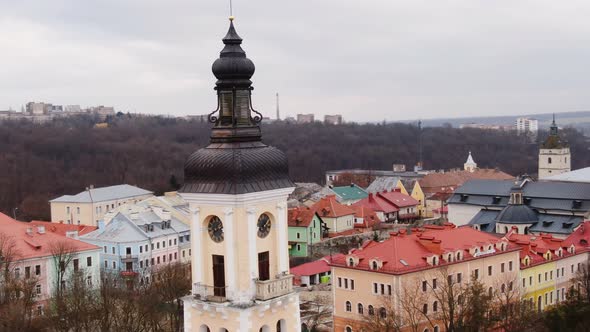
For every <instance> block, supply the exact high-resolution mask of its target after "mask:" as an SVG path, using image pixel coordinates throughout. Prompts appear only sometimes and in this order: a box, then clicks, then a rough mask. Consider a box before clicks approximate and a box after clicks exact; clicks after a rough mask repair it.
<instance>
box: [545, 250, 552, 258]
mask: <svg viewBox="0 0 590 332" xmlns="http://www.w3.org/2000/svg"><path fill="white" fill-rule="evenodd" d="M545 260H551V252H550V251H547V252H546V253H545Z"/></svg>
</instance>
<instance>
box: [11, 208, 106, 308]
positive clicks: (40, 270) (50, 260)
mask: <svg viewBox="0 0 590 332" xmlns="http://www.w3.org/2000/svg"><path fill="white" fill-rule="evenodd" d="M46 224H49V223H46ZM0 246H2V248H0V250H2V251H3V252H2V254H3V255H4V257H1V258H0V259H1V260H3V262H2V268H3V269H7V270H6V271H3V272H8V273H10V274H11V275H12V276H14V278H17V279H18V278H26V279H31V280H35V281H36V285H35V289H34V292H35V294H36V304H35V306H34V308H35V310H36V314H42V313H43V310H44V308H45V306H46V305H47V301H48V300H49V299H50V298H51V297H52V296H53V295H54V294H55V291H56V290H57V288H58V287H66V286H67V285H68V284H69V282H71V277H72V275H73V273H80V274H81V277H82V278H84V279H85V280H86V282H87V283H88V284H89V285H92V286H98V285H99V284H100V265H99V255H100V254H99V252H100V248H99V247H97V246H95V245H91V244H88V243H84V242H82V241H78V240H75V239H73V238H70V237H67V236H65V235H64V234H61V233H60V232H55V231H54V230H53V229H52V228H51V225H41V224H39V223H34V224H30V223H26V222H20V221H16V220H14V219H12V218H10V217H8V216H6V215H4V214H2V213H0ZM6 249H8V250H6ZM0 282H2V276H0Z"/></svg>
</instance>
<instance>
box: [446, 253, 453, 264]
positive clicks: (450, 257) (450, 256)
mask: <svg viewBox="0 0 590 332" xmlns="http://www.w3.org/2000/svg"><path fill="white" fill-rule="evenodd" d="M452 260H453V255H451V254H448V255H447V262H449V263H450V262H451V261H452Z"/></svg>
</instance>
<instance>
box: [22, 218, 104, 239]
mask: <svg viewBox="0 0 590 332" xmlns="http://www.w3.org/2000/svg"><path fill="white" fill-rule="evenodd" d="M29 224H30V225H32V226H45V230H46V231H48V232H52V233H56V234H59V235H62V236H66V233H67V232H74V231H77V232H78V235H84V234H88V233H90V232H93V231H95V230H97V229H98V227H96V226H87V225H72V224H64V223H63V221H60V222H49V221H39V220H33V221H31V222H30V223H29Z"/></svg>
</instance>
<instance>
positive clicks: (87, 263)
mask: <svg viewBox="0 0 590 332" xmlns="http://www.w3.org/2000/svg"><path fill="white" fill-rule="evenodd" d="M86 266H92V257H91V256H88V257H86Z"/></svg>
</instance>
